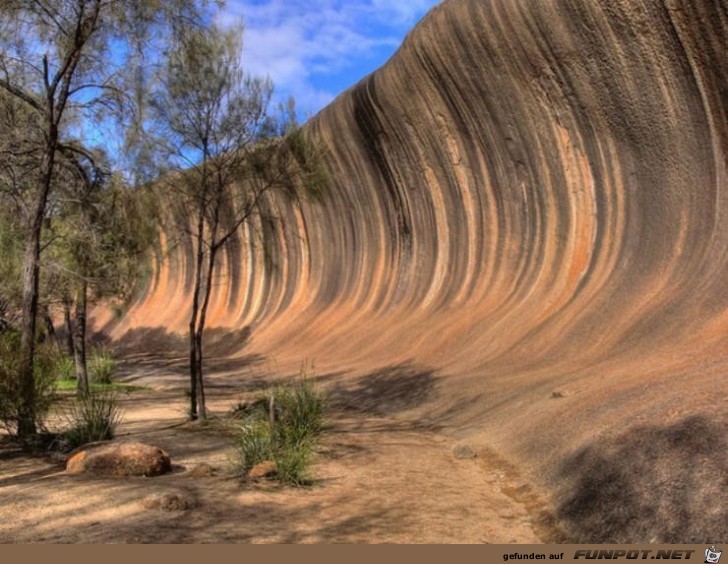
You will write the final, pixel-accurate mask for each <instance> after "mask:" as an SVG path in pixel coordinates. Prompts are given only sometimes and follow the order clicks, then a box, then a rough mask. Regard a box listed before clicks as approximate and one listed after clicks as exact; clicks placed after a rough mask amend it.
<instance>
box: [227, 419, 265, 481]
mask: <svg viewBox="0 0 728 564" xmlns="http://www.w3.org/2000/svg"><path fill="white" fill-rule="evenodd" d="M271 450H272V448H271V436H270V426H269V425H268V424H267V423H266V422H265V420H264V419H260V420H257V421H256V420H254V421H251V422H250V423H249V424H247V425H243V426H242V427H241V428H240V434H239V435H238V438H237V443H236V445H235V452H236V457H235V458H236V460H235V466H236V470H237V471H239V472H241V473H243V474H246V473H247V472H248V471H249V470H250V469H251V468H253V466H255V465H256V464H260V463H261V462H263V461H264V460H270V459H271Z"/></svg>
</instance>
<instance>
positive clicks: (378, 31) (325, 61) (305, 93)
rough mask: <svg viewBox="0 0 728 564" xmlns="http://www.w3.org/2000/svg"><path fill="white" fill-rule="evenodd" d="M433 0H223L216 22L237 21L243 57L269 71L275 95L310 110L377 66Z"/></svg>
mask: <svg viewBox="0 0 728 564" xmlns="http://www.w3.org/2000/svg"><path fill="white" fill-rule="evenodd" d="M438 3H439V0H227V5H226V7H225V11H224V13H223V14H222V15H221V17H220V21H221V23H223V24H225V23H233V22H240V21H241V19H242V22H243V24H244V26H245V33H244V36H243V63H244V65H245V68H246V70H247V71H248V72H250V73H252V74H255V75H268V76H270V78H271V79H272V80H273V83H274V84H275V94H276V99H278V100H285V99H286V98H287V97H288V96H289V95H292V96H293V97H294V98H295V99H296V104H297V107H298V111H299V114H302V115H306V114H314V113H316V112H317V111H319V110H320V109H321V108H323V107H324V106H326V105H327V104H328V103H329V102H331V100H333V99H334V98H335V97H336V96H337V95H338V94H339V93H341V92H343V91H344V90H346V89H347V88H348V87H349V86H352V85H353V84H355V83H356V82H358V81H359V80H360V79H361V78H363V77H364V76H366V75H367V74H369V73H370V72H372V71H373V70H375V69H377V68H379V67H380V66H382V65H383V64H384V63H385V62H386V61H387V59H389V57H391V56H392V54H393V53H394V51H396V49H397V47H399V45H400V44H401V42H402V40H403V39H404V36H405V35H406V34H407V32H408V31H410V29H412V27H413V26H414V25H415V24H416V23H417V22H418V21H419V20H420V19H421V18H422V17H423V16H424V15H425V14H426V13H427V11H428V10H429V9H430V8H432V7H433V6H434V5H436V4H438Z"/></svg>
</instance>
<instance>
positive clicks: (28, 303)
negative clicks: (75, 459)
mask: <svg viewBox="0 0 728 564" xmlns="http://www.w3.org/2000/svg"><path fill="white" fill-rule="evenodd" d="M57 143H58V129H57V127H56V126H55V124H51V127H50V135H49V140H48V145H47V147H46V154H45V158H44V162H43V168H42V170H43V178H42V181H41V185H40V186H39V188H38V194H37V195H36V199H35V206H34V210H33V216H32V218H31V221H30V222H29V226H28V227H29V229H28V239H27V242H26V245H25V254H24V256H23V318H22V322H21V337H20V355H21V356H20V358H21V361H20V373H19V380H20V382H19V384H20V405H19V406H18V429H17V432H18V436H19V437H20V438H21V439H25V438H26V437H28V436H31V435H34V434H35V432H36V413H35V376H34V374H33V368H34V364H35V327H36V319H37V315H38V286H39V280H40V269H39V262H40V236H41V230H42V229H43V217H44V216H45V211H46V204H47V202H48V194H49V193H50V189H51V183H52V180H53V168H54V166H55V160H56V147H57Z"/></svg>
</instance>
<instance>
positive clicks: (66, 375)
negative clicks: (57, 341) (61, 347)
mask: <svg viewBox="0 0 728 564" xmlns="http://www.w3.org/2000/svg"><path fill="white" fill-rule="evenodd" d="M54 373H55V376H56V379H57V380H75V379H76V362H75V361H74V360H73V358H71V357H70V356H66V355H61V356H60V357H59V358H58V360H57V361H56V363H55V367H54Z"/></svg>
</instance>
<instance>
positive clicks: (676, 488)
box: [558, 416, 728, 543]
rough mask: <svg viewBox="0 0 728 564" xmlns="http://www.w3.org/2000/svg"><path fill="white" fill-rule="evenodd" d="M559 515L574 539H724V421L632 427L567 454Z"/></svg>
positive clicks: (727, 450) (727, 472) (727, 512)
mask: <svg viewBox="0 0 728 564" xmlns="http://www.w3.org/2000/svg"><path fill="white" fill-rule="evenodd" d="M560 474H561V477H562V479H563V480H564V481H565V488H564V490H563V491H564V493H563V494H562V497H561V499H562V502H561V504H560V506H559V509H558V516H559V518H560V519H561V520H562V521H563V522H564V524H565V526H566V528H567V530H568V531H569V535H570V536H571V538H572V542H576V543H595V542H598V543H641V542H659V543H714V542H725V541H726V540H728V439H727V438H726V426H725V422H723V423H718V422H715V421H711V420H709V419H707V418H706V417H702V416H696V417H690V418H687V419H684V420H682V421H680V422H678V423H675V424H674V425H671V426H669V427H638V428H634V429H632V430H630V431H629V432H627V433H625V434H624V435H622V436H619V437H617V438H613V439H610V440H607V441H597V442H595V443H594V444H592V445H590V446H588V447H586V448H584V449H582V450H581V451H579V452H577V453H576V454H575V455H573V456H571V457H570V458H569V459H567V460H566V461H565V462H564V464H563V465H562V468H561V471H560Z"/></svg>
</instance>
